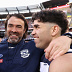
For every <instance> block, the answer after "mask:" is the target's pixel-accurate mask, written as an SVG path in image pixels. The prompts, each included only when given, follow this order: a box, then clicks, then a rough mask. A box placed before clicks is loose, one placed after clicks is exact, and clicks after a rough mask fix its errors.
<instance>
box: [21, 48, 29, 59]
mask: <svg viewBox="0 0 72 72" xmlns="http://www.w3.org/2000/svg"><path fill="white" fill-rule="evenodd" d="M20 54H21V57H22V58H27V57H29V55H30V53H29V50H28V49H24V50H22V51H20Z"/></svg>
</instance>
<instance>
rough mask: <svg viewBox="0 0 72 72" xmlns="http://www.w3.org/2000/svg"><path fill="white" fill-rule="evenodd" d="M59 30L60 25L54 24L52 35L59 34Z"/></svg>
mask: <svg viewBox="0 0 72 72" xmlns="http://www.w3.org/2000/svg"><path fill="white" fill-rule="evenodd" d="M58 32H59V26H58V25H54V26H53V27H52V29H51V35H52V36H55V35H57V34H58Z"/></svg>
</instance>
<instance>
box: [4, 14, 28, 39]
mask: <svg viewBox="0 0 72 72" xmlns="http://www.w3.org/2000/svg"><path fill="white" fill-rule="evenodd" d="M12 16H14V17H16V18H19V19H21V20H23V21H24V28H25V29H26V31H25V33H24V35H23V38H24V39H25V38H26V36H27V31H28V24H27V21H26V19H25V17H24V16H23V15H22V14H11V15H8V16H7V18H6V21H5V30H6V31H7V23H8V20H9V19H10V18H11V17H12Z"/></svg>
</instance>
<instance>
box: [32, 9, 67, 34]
mask: <svg viewBox="0 0 72 72" xmlns="http://www.w3.org/2000/svg"><path fill="white" fill-rule="evenodd" d="M37 19H38V20H39V22H50V23H56V24H57V25H58V26H59V27H60V28H61V35H62V34H64V33H65V32H66V30H67V28H68V20H67V15H66V14H65V13H64V12H63V11H61V10H58V11H57V10H44V11H40V12H37V13H34V14H33V15H32V21H33V22H34V20H37Z"/></svg>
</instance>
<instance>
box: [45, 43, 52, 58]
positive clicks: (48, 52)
mask: <svg viewBox="0 0 72 72" xmlns="http://www.w3.org/2000/svg"><path fill="white" fill-rule="evenodd" d="M52 48H53V46H52V45H51V44H50V45H49V46H48V47H47V48H46V49H45V50H44V52H45V57H46V59H48V58H49V54H50V52H51V50H52Z"/></svg>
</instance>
